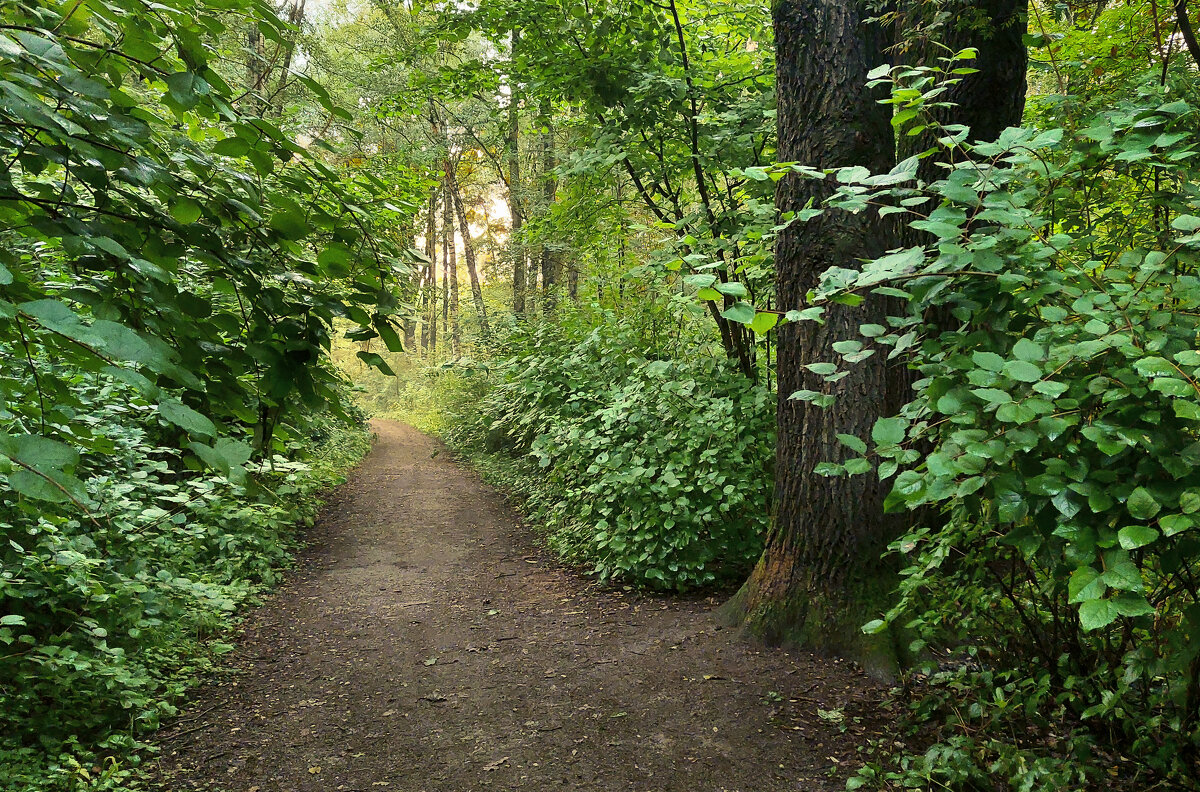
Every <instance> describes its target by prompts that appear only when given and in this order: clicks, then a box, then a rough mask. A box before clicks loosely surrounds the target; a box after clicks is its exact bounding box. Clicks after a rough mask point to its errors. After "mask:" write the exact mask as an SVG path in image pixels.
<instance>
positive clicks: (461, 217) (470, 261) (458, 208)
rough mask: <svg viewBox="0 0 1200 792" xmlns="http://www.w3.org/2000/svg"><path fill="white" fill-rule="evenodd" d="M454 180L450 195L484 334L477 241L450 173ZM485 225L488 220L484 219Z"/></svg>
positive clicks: (484, 313) (485, 327)
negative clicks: (476, 253)
mask: <svg viewBox="0 0 1200 792" xmlns="http://www.w3.org/2000/svg"><path fill="white" fill-rule="evenodd" d="M450 178H451V179H452V181H451V182H450V184H449V188H450V197H451V199H452V200H453V201H454V211H455V212H456V213H457V214H458V229H459V233H460V234H462V238H463V255H464V257H465V258H466V260H467V277H468V278H470V280H471V299H472V301H474V303H475V311H476V313H478V314H479V329H480V330H481V331H483V334H484V335H487V334H488V332H489V329H488V318H487V306H485V305H484V304H483V289H482V287H481V286H480V285H479V269H478V267H477V266H476V263H475V243H474V242H473V240H472V239H471V227H470V225H468V223H467V213H466V210H465V209H464V207H463V199H462V193H461V192H460V191H459V188H458V184H457V183H456V182H455V181H453V179H454V174H453V172H451V173H450ZM484 223H485V225H486V224H487V220H486V218H485V220H484Z"/></svg>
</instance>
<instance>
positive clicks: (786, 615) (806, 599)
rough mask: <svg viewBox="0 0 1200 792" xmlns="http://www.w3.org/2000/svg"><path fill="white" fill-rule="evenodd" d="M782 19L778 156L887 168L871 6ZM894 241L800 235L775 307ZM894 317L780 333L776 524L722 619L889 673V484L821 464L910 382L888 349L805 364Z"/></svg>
mask: <svg viewBox="0 0 1200 792" xmlns="http://www.w3.org/2000/svg"><path fill="white" fill-rule="evenodd" d="M774 14H775V38H776V47H777V67H776V68H777V85H778V88H777V90H778V99H779V101H778V105H779V112H778V124H779V149H778V151H779V153H778V158H779V159H780V160H781V161H785V162H790V161H796V162H801V163H804V164H807V165H812V166H816V167H834V166H851V165H861V166H864V167H866V168H869V169H870V170H872V171H874V172H880V171H886V170H888V169H890V168H891V166H892V165H893V163H894V142H893V136H892V130H891V124H890V115H891V110H890V107H889V106H888V105H881V104H878V101H877V100H879V99H880V98H883V97H882V95H881V92H880V91H878V90H874V91H869V90H867V89H866V87H865V84H866V82H867V76H866V75H867V72H868V71H869V70H870V69H871V68H872V67H874V66H876V65H878V64H880V63H883V62H884V61H885V60H886V57H885V55H884V49H885V41H884V35H883V33H884V31H883V30H882V29H880V28H879V27H878V26H877V25H874V24H867V23H866V22H865V21H864V20H865V19H866V18H867V17H869V16H871V15H872V12H871V11H870V9H869V8H868V7H867V2H866V1H865V0H858V1H857V2H856V0H777V2H776V4H775V11H774ZM831 192H832V185H831V184H830V182H828V181H825V182H819V181H816V180H810V179H801V178H798V177H796V176H789V177H787V178H785V179H783V180H782V181H781V182H780V184H779V188H778V192H777V194H776V203H777V206H778V209H779V211H780V212H790V211H795V210H797V209H800V208H803V207H804V205H805V204H806V203H807V202H808V201H809V200H810V199H815V200H816V201H817V202H820V201H821V200H823V199H824V198H825V197H826V196H828V195H829V194H830V193H831ZM893 239H894V235H893V234H892V233H891V232H890V231H889V229H888V227H887V226H886V225H885V224H884V223H883V222H881V221H880V219H879V218H878V215H877V214H876V213H874V212H863V213H861V214H857V215H855V214H850V213H848V212H842V211H827V212H826V213H825V214H823V215H821V216H819V217H817V218H814V219H813V220H810V221H808V222H807V223H795V224H793V225H791V226H790V227H789V228H788V229H787V230H786V231H784V232H782V233H781V234H780V236H779V238H778V241H777V243H776V250H775V258H776V279H775V288H776V295H777V300H778V305H779V308H780V309H781V310H785V311H786V310H790V309H795V308H800V307H801V306H803V304H804V299H805V294H806V293H807V292H808V291H809V290H810V289H812V288H813V287H815V286H816V285H817V282H818V280H819V278H820V275H821V273H822V272H824V271H825V270H826V269H828V268H829V267H833V266H845V267H854V266H855V264H856V259H860V258H863V257H874V256H878V255H880V254H882V253H883V252H884V251H885V250H887V249H888V248H889V247H890V246H891V243H892V240H893ZM887 309H888V305H887V301H885V300H882V299H879V298H871V299H868V300H867V302H865V303H864V304H863V305H861V306H859V307H857V308H850V307H847V306H841V305H832V306H830V308H829V310H828V312H827V313H826V315H825V319H826V321H825V323H824V324H816V323H814V322H798V323H791V324H787V325H784V326H782V327H781V328H780V332H779V338H778V343H779V348H778V377H779V387H778V392H779V398H778V407H777V412H776V421H777V428H778V445H777V452H776V484H775V520H774V525H773V527H772V530H771V532H770V535H769V536H768V539H767V544H766V549H765V550H764V552H763V556H762V558H761V559H760V560H759V562H758V565H757V566H756V567H755V569H754V571H753V572H752V574H751V575H750V578H749V579H748V580H747V581H746V583H745V584H744V585H743V587H742V589H741V590H740V591H739V592H738V594H737V595H736V596H735V597H734V598H733V599H732V600H731V601H730V602H729V603H728V604H727V605H726V606H725V609H724V616H725V617H726V619H728V620H729V621H731V622H735V623H740V624H741V625H743V626H744V627H745V629H746V630H748V631H749V632H750V633H752V634H754V635H756V636H759V637H761V638H763V639H766V640H768V641H771V642H776V643H789V644H798V645H804V646H807V647H809V648H812V649H814V650H817V651H821V652H836V653H845V654H850V655H852V656H855V657H856V658H858V659H860V660H863V661H865V665H867V667H868V668H869V669H872V670H874V671H876V672H880V673H888V672H890V670H891V669H892V667H893V666H894V654H893V652H892V647H891V645H890V639H888V638H886V637H885V638H884V639H883V640H878V639H876V638H868V637H867V636H864V635H863V634H862V633H861V631H860V630H859V629H858V627H859V625H861V624H862V623H864V622H865V621H867V620H868V619H869V618H870V616H869V614H870V613H871V612H872V610H873V608H874V607H875V606H876V605H878V604H880V603H881V602H882V597H883V596H884V595H886V593H887V591H888V590H889V589H890V584H891V581H890V579H889V578H888V577H887V576H886V575H882V573H883V571H884V570H883V568H882V565H881V563H880V561H879V558H880V555H881V553H882V551H883V550H884V548H885V547H886V545H887V541H888V539H889V538H890V537H891V536H892V535H893V534H894V533H895V530H896V528H897V521H896V519H895V518H894V517H890V516H886V515H884V513H883V498H884V495H885V494H886V493H887V491H888V489H889V486H890V482H884V483H881V482H879V481H878V480H877V479H876V478H875V476H874V474H868V475H863V476H854V477H849V478H847V477H842V478H825V477H822V476H819V475H817V474H816V473H814V467H815V466H816V465H817V464H818V463H820V462H824V461H835V462H836V461H839V460H842V459H845V458H846V456H847V454H846V449H845V448H844V447H842V445H841V444H840V443H839V442H838V440H837V437H836V435H837V434H838V433H847V434H852V435H856V436H859V437H864V436H869V434H870V429H871V426H872V424H873V423H874V421H875V419H876V418H878V417H879V416H883V415H888V414H891V413H892V412H894V411H895V409H896V408H898V407H899V406H900V405H901V404H902V403H903V402H904V401H905V400H906V398H907V393H906V390H907V388H906V387H905V385H906V383H907V382H908V377H907V375H906V373H905V372H904V371H902V370H900V371H897V367H895V366H888V365H887V363H886V360H885V359H886V351H883V352H879V353H877V354H875V355H873V356H871V357H869V358H867V359H866V360H865V361H863V362H861V363H859V364H857V365H855V366H853V367H851V368H850V369H849V371H850V373H849V374H848V375H847V376H845V377H844V378H842V379H841V380H839V381H838V382H836V383H834V384H832V385H831V384H829V383H826V382H824V379H823V377H821V376H817V375H815V374H813V373H811V372H809V371H807V370H806V369H805V368H804V366H805V365H806V364H808V363H815V362H818V361H836V360H838V356H837V355H836V353H835V352H834V351H833V349H832V345H833V344H834V343H835V342H837V341H841V340H845V339H847V338H855V337H857V335H858V334H857V328H858V325H859V324H862V323H866V322H877V323H884V322H883V317H884V316H886V315H887V313H888V310H887ZM801 389H811V390H816V391H822V392H829V393H832V394H834V395H835V396H836V397H837V401H836V403H835V404H834V405H833V406H832V407H830V408H827V409H822V408H819V407H815V406H813V405H812V404H811V403H810V402H804V401H796V400H792V399H790V398H789V396H790V395H791V394H792V393H794V392H795V391H797V390H801ZM881 575H882V577H881Z"/></svg>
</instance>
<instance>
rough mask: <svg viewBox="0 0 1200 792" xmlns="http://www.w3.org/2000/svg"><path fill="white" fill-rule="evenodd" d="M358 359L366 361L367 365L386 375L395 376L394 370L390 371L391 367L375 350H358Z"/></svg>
mask: <svg viewBox="0 0 1200 792" xmlns="http://www.w3.org/2000/svg"><path fill="white" fill-rule="evenodd" d="M358 359H359V360H361V361H363V362H364V363H366V364H367V365H368V366H370V367H372V368H374V369H377V370H378V371H380V372H381V373H383V374H386V375H388V376H389V377H394V376H396V372H394V371H392V368H391V366H389V365H388V364H387V361H386V360H384V359H383V357H382V356H381V355H379V354H378V353H376V352H359V353H358Z"/></svg>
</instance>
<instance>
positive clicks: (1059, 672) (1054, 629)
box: [794, 68, 1200, 790]
mask: <svg viewBox="0 0 1200 792" xmlns="http://www.w3.org/2000/svg"><path fill="white" fill-rule="evenodd" d="M933 73H934V70H933V69H930V68H923V69H897V70H896V71H895V72H894V73H893V75H892V77H893V78H894V79H896V80H898V81H900V82H901V83H904V84H905V85H906V86H908V85H910V84H911V86H912V87H911V88H909V87H905V88H904V89H903V90H902V91H897V92H896V93H894V96H896V97H900V96H904V97H905V98H906V101H910V102H911V105H912V106H913V107H915V108H917V109H918V110H920V111H922V112H923V111H924V110H925V109H927V107H932V106H936V105H935V104H934V103H928V104H925V103H924V98H925V97H932V96H935V95H936V93H937V91H938V83H937V82H935V81H934V80H931V79H930V77H931V76H932V74H933ZM917 115H919V117H918V120H917V123H935V122H933V121H932V120H931V117H929V116H925V115H923V114H917ZM1198 119H1200V112H1198V111H1197V109H1196V107H1195V106H1194V105H1193V104H1189V103H1188V102H1185V101H1183V100H1181V99H1179V98H1178V94H1173V93H1172V92H1170V91H1168V90H1166V89H1164V88H1161V87H1160V86H1158V85H1154V86H1150V87H1147V88H1145V89H1144V90H1143V91H1142V93H1141V95H1140V96H1138V97H1136V100H1134V101H1129V102H1127V103H1126V104H1125V105H1123V106H1121V107H1119V108H1115V109H1112V110H1108V111H1105V112H1103V113H1101V114H1099V115H1098V116H1097V117H1095V118H1092V119H1090V120H1089V121H1087V122H1085V123H1084V124H1083V125H1082V126H1081V128H1080V129H1079V130H1078V131H1077V132H1076V134H1074V135H1071V134H1064V131H1063V130H1062V129H1051V130H1043V131H1036V130H1028V129H1009V130H1006V131H1005V132H1004V134H1003V135H1002V136H1001V137H1000V139H999V140H998V141H996V142H994V143H979V144H975V145H966V144H965V143H964V142H963V141H964V140H965V137H966V130H965V129H962V128H947V129H945V130H942V132H941V135H942V136H941V138H940V140H939V145H940V146H942V147H943V149H944V150H943V155H944V156H943V162H945V163H947V167H946V169H945V171H944V174H945V175H944V178H940V179H938V180H936V181H934V182H933V183H931V184H924V185H923V184H920V183H919V182H916V181H915V179H914V174H915V172H916V165H917V162H916V159H914V160H910V161H907V162H905V163H901V165H900V166H899V167H898V168H897V169H896V172H895V173H893V174H890V175H883V176H880V177H872V176H866V175H864V174H861V173H855V172H852V171H849V170H846V171H843V172H842V173H841V174H840V177H841V178H842V179H843V180H844V182H845V183H846V184H847V187H846V188H845V189H843V190H842V191H841V194H840V195H839V196H838V197H837V198H836V199H835V200H834V202H833V204H834V205H835V206H837V207H839V208H841V209H843V210H846V209H848V210H853V211H862V210H866V209H867V207H868V206H871V205H873V206H877V207H883V210H884V211H886V212H912V213H913V214H915V215H916V213H917V212H920V214H919V215H916V218H915V219H912V220H911V223H910V225H911V227H912V228H913V229H916V230H917V231H919V232H921V233H922V234H923V235H924V237H923V239H924V241H925V242H926V244H923V245H917V246H914V247H910V248H908V249H905V250H898V251H895V252H893V253H890V254H889V255H887V256H885V257H883V258H880V259H877V260H875V261H872V262H869V263H867V264H866V265H865V266H864V267H863V269H862V270H861V271H850V270H831V271H830V272H829V273H827V274H826V280H825V284H824V286H823V288H822V290H821V292H820V293H819V294H817V295H815V299H814V303H815V304H818V305H819V304H820V303H822V302H823V301H825V300H828V299H837V300H838V301H841V302H847V301H849V302H851V304H853V301H854V300H855V299H857V298H858V296H859V295H860V294H863V293H869V292H874V293H875V294H877V295H885V296H892V297H902V298H903V299H904V304H905V305H906V306H907V313H904V314H903V315H897V316H893V317H890V319H889V326H888V327H883V326H864V327H863V328H862V334H863V336H864V338H865V339H866V340H865V341H863V342H855V343H854V344H852V345H847V346H840V347H839V351H840V352H841V354H843V356H844V357H843V359H842V361H841V363H840V364H839V365H841V366H846V365H852V364H853V361H852V360H847V359H846V356H850V355H857V357H858V358H861V353H860V352H859V350H861V349H867V348H869V349H870V350H871V351H872V352H878V351H879V350H886V349H889V348H890V349H891V350H892V354H893V355H900V356H902V357H903V358H904V359H906V360H908V361H909V364H910V365H911V366H913V367H914V368H915V369H916V370H917V371H919V372H920V377H921V379H920V380H919V381H918V382H917V383H916V385H915V391H916V393H915V399H914V400H913V401H912V402H911V403H910V404H909V405H907V407H905V408H904V410H903V411H902V412H901V414H900V415H899V416H897V417H884V418H881V419H880V420H879V421H878V422H877V423H876V424H875V427H874V431H873V432H872V437H871V440H872V441H873V444H872V446H871V447H870V448H869V449H868V447H867V445H866V441H865V439H855V438H849V439H848V441H847V445H848V446H849V447H852V448H857V450H858V451H859V452H860V453H863V457H862V458H860V459H857V460H853V461H852V464H853V468H852V470H853V472H857V471H858V470H861V469H862V468H873V469H875V470H877V471H878V475H880V476H881V477H884V478H890V477H893V476H894V477H895V487H894V489H893V492H892V495H891V497H890V505H891V506H892V507H893V508H907V509H911V510H913V511H914V513H916V514H917V515H919V516H920V517H921V518H922V519H920V520H919V521H917V522H916V524H915V525H914V526H913V527H912V528H911V529H910V530H909V531H908V532H907V533H906V534H905V535H904V536H902V537H900V538H899V539H898V540H897V541H896V542H895V543H894V544H893V545H892V551H893V552H894V553H895V554H896V555H897V556H899V557H900V558H901V559H902V561H903V563H904V565H905V566H906V568H905V569H904V570H903V582H902V584H901V587H900V600H899V602H898V603H897V605H896V606H895V608H893V609H892V610H891V611H890V612H889V613H888V614H887V615H886V617H885V618H884V619H883V620H879V621H876V622H873V623H872V624H870V625H867V627H866V628H865V629H868V630H883V629H886V628H887V626H888V624H889V623H891V624H894V625H896V626H897V627H900V628H902V629H903V630H904V631H906V632H907V633H908V634H909V636H910V638H912V639H913V643H912V649H913V651H914V652H916V653H917V654H918V655H919V656H923V657H925V658H926V659H925V660H924V661H923V662H921V663H920V665H919V666H918V668H917V669H916V670H915V671H914V673H913V674H912V675H911V677H910V678H909V680H908V681H909V683H910V686H909V688H908V690H909V691H910V692H911V693H913V694H914V695H913V696H912V697H911V698H910V701H911V703H912V706H913V709H914V712H915V713H916V714H917V715H918V716H919V719H921V720H925V721H933V722H934V723H936V724H937V726H938V729H937V731H936V732H935V734H934V735H933V737H934V739H933V745H932V747H930V748H929V749H928V751H927V752H926V753H924V754H923V755H915V756H906V757H902V758H900V759H898V761H896V762H895V764H894V765H892V766H891V767H887V768H885V767H884V766H880V765H873V766H870V767H868V768H867V769H866V770H865V771H864V772H863V773H862V774H861V775H860V776H859V778H857V779H855V781H854V782H853V784H852V786H861V785H863V784H865V783H866V782H867V781H871V780H873V781H876V782H879V783H882V784H884V785H887V786H894V787H903V788H931V787H938V788H943V787H945V788H954V789H961V788H970V789H981V788H987V789H991V788H995V783H996V781H997V780H998V779H999V780H1002V781H1003V783H1005V784H1007V785H1008V786H1010V787H1011V788H1013V789H1022V790H1026V789H1063V788H1081V787H1083V786H1088V787H1091V786H1096V785H1099V784H1111V783H1114V780H1115V781H1118V782H1119V781H1122V780H1124V781H1127V782H1128V785H1129V786H1130V787H1136V788H1139V789H1145V788H1153V787H1157V788H1166V787H1171V788H1186V789H1195V788H1196V785H1197V779H1198V778H1200V773H1198V772H1197V771H1198V769H1200V765H1198V763H1197V759H1198V757H1200V585H1198V582H1200V540H1197V537H1196V530H1197V526H1198V525H1200V430H1198V424H1197V421H1198V420H1200V389H1198V388H1197V385H1196V383H1197V382H1198V381H1200V347H1198V343H1200V319H1198V317H1200V277H1198V271H1197V265H1198V264H1200V233H1197V232H1198V231H1200V191H1198V190H1197V188H1196V186H1195V185H1196V179H1195V166H1194V165H1193V164H1192V162H1193V158H1194V156H1195V155H1196V153H1197V151H1196V144H1195V140H1196V134H1197V131H1198V130H1197V127H1198ZM949 163H955V164H953V165H950V164H949ZM895 185H900V186H895ZM913 207H917V208H913ZM869 299H873V298H869ZM819 310H820V309H819V308H815V309H810V311H809V313H808V315H809V316H812V314H813V313H816V312H819ZM796 318H801V317H796ZM864 345H874V346H864ZM851 346H853V347H854V348H853V349H851ZM830 376H831V380H830V381H831V382H834V381H836V377H837V376H838V375H837V373H836V372H833V373H831V375H830ZM819 396H821V394H809V393H801V394H796V395H795V396H794V398H817V397H819ZM848 468H849V466H848V465H827V466H826V468H825V469H826V472H828V473H830V474H832V475H847V474H849V472H850V469H848ZM898 471H899V472H898ZM931 516H933V517H934V519H930V517H931Z"/></svg>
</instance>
